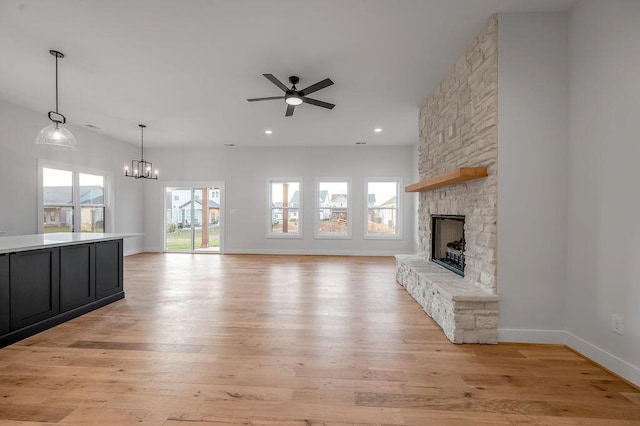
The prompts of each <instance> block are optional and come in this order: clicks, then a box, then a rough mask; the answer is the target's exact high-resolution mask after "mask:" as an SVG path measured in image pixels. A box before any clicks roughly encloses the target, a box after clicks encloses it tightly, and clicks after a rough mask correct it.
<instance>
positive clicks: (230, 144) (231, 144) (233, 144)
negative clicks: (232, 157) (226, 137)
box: [224, 143, 236, 146]
mask: <svg viewBox="0 0 640 426" xmlns="http://www.w3.org/2000/svg"><path fill="white" fill-rule="evenodd" d="M224 146H236V144H235V143H225V144H224Z"/></svg>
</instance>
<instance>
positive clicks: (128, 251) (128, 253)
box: [123, 248, 146, 256]
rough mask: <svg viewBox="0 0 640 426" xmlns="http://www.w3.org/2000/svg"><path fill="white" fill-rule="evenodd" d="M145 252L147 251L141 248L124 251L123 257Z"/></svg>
mask: <svg viewBox="0 0 640 426" xmlns="http://www.w3.org/2000/svg"><path fill="white" fill-rule="evenodd" d="M145 251H146V250H143V249H141V248H134V249H129V250H124V252H123V255H124V256H131V255H132V254H138V253H144V252H145Z"/></svg>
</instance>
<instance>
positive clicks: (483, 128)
mask: <svg viewBox="0 0 640 426" xmlns="http://www.w3.org/2000/svg"><path fill="white" fill-rule="evenodd" d="M497 85H498V20H497V16H493V17H491V19H489V21H488V22H487V24H486V25H485V27H484V28H483V29H482V30H481V31H480V33H479V34H478V35H477V37H476V38H475V39H474V40H473V41H472V43H471V44H470V45H469V46H468V48H467V50H466V52H465V53H464V55H462V57H460V58H459V59H458V61H457V62H456V63H455V65H454V66H453V67H452V69H451V70H450V71H449V72H448V74H447V75H446V76H445V78H444V79H443V80H442V81H441V82H440V84H439V85H438V86H437V87H436V88H435V89H434V90H433V92H432V93H431V94H430V95H429V96H428V97H427V99H426V101H425V103H424V104H423V106H422V108H421V109H420V118H419V145H418V174H419V179H420V180H421V181H424V180H427V179H429V178H434V177H437V176H439V175H445V174H447V173H449V172H450V171H452V170H456V169H458V168H461V167H478V166H483V167H486V168H487V177H486V178H482V179H476V180H472V181H468V182H463V183H455V182H454V183H452V184H451V185H448V186H443V187H439V188H436V189H432V190H428V191H424V192H421V193H420V199H419V208H418V224H419V225H418V246H419V247H418V254H416V255H398V256H396V263H397V275H396V277H397V280H398V282H399V283H400V284H401V285H403V286H404V287H405V288H406V289H407V291H408V292H409V294H411V296H412V297H413V298H414V299H415V300H416V301H417V302H418V303H419V304H420V306H422V308H423V309H424V310H425V312H426V313H427V314H428V315H429V316H431V317H432V318H433V319H434V320H435V321H436V322H437V323H438V324H439V325H440V326H441V327H442V329H443V331H444V333H445V335H446V336H447V337H448V338H449V340H451V341H452V342H454V343H497V337H498V333H497V316H498V300H499V297H498V295H497V283H496V271H497V268H496V263H497V262H496V251H497V172H498V171H497V110H498V105H497V104H498V94H497ZM416 185H417V184H416ZM413 186H415V185H411V186H410V187H413ZM410 187H408V188H410ZM431 215H460V216H465V225H464V234H465V242H466V246H465V276H464V277H460V276H458V275H456V274H455V273H453V272H451V271H448V270H447V269H445V268H443V267H441V266H440V265H437V264H435V263H433V262H431V261H430V256H431Z"/></svg>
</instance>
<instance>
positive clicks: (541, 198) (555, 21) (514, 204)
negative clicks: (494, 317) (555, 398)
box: [498, 13, 568, 343]
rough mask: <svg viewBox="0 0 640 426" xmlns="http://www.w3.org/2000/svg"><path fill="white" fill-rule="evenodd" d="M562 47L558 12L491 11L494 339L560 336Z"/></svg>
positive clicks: (563, 29) (562, 20)
mask: <svg viewBox="0 0 640 426" xmlns="http://www.w3.org/2000/svg"><path fill="white" fill-rule="evenodd" d="M567 49H568V47H567V14H566V13H520V14H500V15H499V16H498V293H499V295H500V298H501V300H500V314H499V339H500V340H501V341H528V342H549V343H561V342H562V339H563V337H564V333H563V332H562V330H564V326H565V319H564V311H565V304H566V298H565V295H566V262H567V243H566V236H567V232H566V222H567V220H566V218H567V171H566V168H567V163H568V159H567V137H568V136H567V120H568V80H567V77H568V59H567V53H568V50H567Z"/></svg>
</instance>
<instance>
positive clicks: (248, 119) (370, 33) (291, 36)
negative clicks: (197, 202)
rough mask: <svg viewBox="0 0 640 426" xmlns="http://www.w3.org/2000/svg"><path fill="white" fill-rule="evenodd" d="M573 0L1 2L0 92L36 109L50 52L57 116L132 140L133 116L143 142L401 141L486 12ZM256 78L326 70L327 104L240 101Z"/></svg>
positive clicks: (260, 91)
mask: <svg viewBox="0 0 640 426" xmlns="http://www.w3.org/2000/svg"><path fill="white" fill-rule="evenodd" d="M575 2H576V0H415V1H414V0H323V1H318V0H315V1H313V0H269V1H267V0H189V1H178V0H56V1H51V0H0V52H2V60H0V98H1V99H4V100H6V101H8V102H11V103H14V104H17V105H20V106H22V107H25V108H28V109H31V110H34V111H37V112H41V113H42V115H43V117H46V113H47V111H49V110H52V109H54V106H55V105H54V93H55V92H54V75H55V74H54V72H55V71H54V70H55V68H54V67H55V59H54V58H53V56H51V55H49V53H48V51H49V49H56V50H59V51H61V52H63V53H64V54H65V55H66V57H65V58H64V59H61V60H60V62H59V72H60V77H59V81H60V88H59V90H60V112H61V113H63V114H65V115H66V117H67V120H68V122H70V123H73V124H75V125H79V126H84V125H87V124H91V125H94V126H96V127H98V128H99V129H100V130H98V131H99V132H101V133H104V134H107V135H110V136H112V137H114V138H117V139H120V140H123V141H127V142H130V143H133V144H139V129H138V127H137V124H138V123H145V124H147V125H148V128H147V129H146V131H145V145H146V146H151V147H160V146H223V145H224V144H236V145H237V146H278V145H279V146H331V145H353V144H354V143H355V142H361V141H363V142H367V144H369V145H408V144H413V143H415V142H416V141H417V137H418V129H417V116H418V109H419V107H420V105H421V104H422V102H423V101H424V99H425V97H426V96H427V94H428V93H429V92H430V91H431V90H432V89H433V87H434V86H435V85H436V84H437V83H438V82H439V81H440V80H441V79H442V77H443V76H444V75H445V73H446V72H447V70H448V69H449V68H450V67H451V65H452V64H453V63H454V62H455V60H456V59H457V58H458V57H459V56H460V55H461V54H462V53H463V52H464V49H465V47H466V46H467V44H468V43H469V42H470V41H471V40H472V39H473V37H474V36H475V34H476V33H477V32H478V31H479V30H480V28H481V27H482V25H484V23H485V22H486V20H487V19H488V18H489V17H490V16H491V15H492V14H494V13H496V12H523V11H549V10H566V9H568V8H569V7H570V6H571V5H572V4H573V3H575ZM263 73H269V74H274V75H275V76H276V77H277V78H279V79H280V80H281V81H282V82H283V83H285V84H286V85H287V86H288V85H289V83H288V76H289V75H298V76H299V77H300V84H298V89H301V88H304V87H306V86H308V85H311V84H313V83H315V82H317V81H319V80H322V79H324V78H327V77H329V78H331V79H332V80H333V81H334V82H335V84H334V85H333V86H330V87H328V88H326V89H323V90H321V91H318V92H316V93H314V94H313V95H311V97H312V98H316V99H319V100H323V101H326V102H330V103H334V104H336V105H337V106H336V107H335V108H334V109H333V110H326V109H323V108H318V107H315V106H311V105H302V106H300V107H297V108H296V111H295V114H294V115H293V116H292V117H285V116H284V112H285V109H286V108H285V106H286V105H285V104H284V101H280V100H275V101H265V102H253V103H249V102H247V101H246V99H247V98H254V97H266V96H280V95H281V94H282V92H281V91H280V90H279V89H278V88H277V87H276V86H274V85H273V84H272V83H270V82H269V81H268V80H267V79H265V78H264V77H263V76H262V74H263ZM43 119H44V120H45V121H46V118H43ZM375 127H381V128H382V129H383V131H382V133H379V134H376V133H374V132H373V129H374V128H375ZM266 129H271V130H273V134H272V135H266V134H265V133H264V131H265V130H266ZM34 137H35V135H34ZM80 143H82V141H80Z"/></svg>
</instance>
